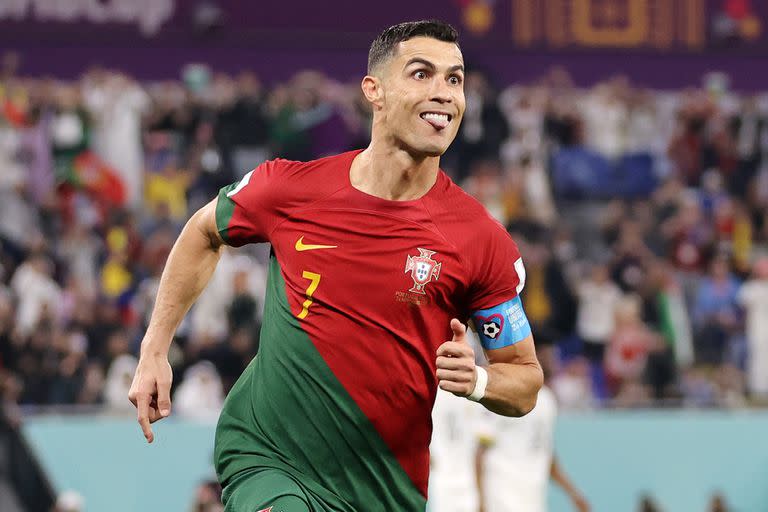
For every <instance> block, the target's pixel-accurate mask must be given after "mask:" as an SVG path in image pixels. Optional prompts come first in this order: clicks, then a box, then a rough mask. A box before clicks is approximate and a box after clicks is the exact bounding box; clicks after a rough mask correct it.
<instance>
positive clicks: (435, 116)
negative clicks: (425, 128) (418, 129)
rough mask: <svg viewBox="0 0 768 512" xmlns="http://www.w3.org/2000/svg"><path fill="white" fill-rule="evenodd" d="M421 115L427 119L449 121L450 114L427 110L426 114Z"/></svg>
mask: <svg viewBox="0 0 768 512" xmlns="http://www.w3.org/2000/svg"><path fill="white" fill-rule="evenodd" d="M421 117H423V118H424V119H427V120H432V121H438V122H444V123H447V122H448V114H435V113H432V112H427V113H426V114H422V115H421Z"/></svg>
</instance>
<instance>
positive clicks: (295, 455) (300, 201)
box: [130, 21, 542, 512]
mask: <svg viewBox="0 0 768 512" xmlns="http://www.w3.org/2000/svg"><path fill="white" fill-rule="evenodd" d="M463 77H464V61H463V57H462V53H461V50H460V49H459V46H458V44H457V34H456V31H455V30H454V29H453V28H452V27H451V26H449V25H446V24H444V23H442V22H432V21H429V22H427V21H422V22H411V23H403V24H399V25H396V26H393V27H390V28H388V29H386V30H385V31H384V32H383V33H382V34H381V35H379V36H378V37H377V38H376V40H375V41H374V42H373V44H372V46H371V49H370V54H369V59H368V74H367V75H366V76H365V77H364V78H363V80H362V90H363V93H364V94H365V97H366V98H367V100H368V101H369V103H370V104H371V107H372V108H373V125H372V134H371V143H370V145H369V146H368V147H367V148H366V149H365V150H362V151H352V152H349V153H344V154H341V155H337V156H333V157H328V158H324V159H321V160H316V161H312V162H291V161H285V160H273V161H269V162H266V163H264V164H262V165H260V166H259V167H257V168H256V169H254V170H253V171H251V172H250V173H248V174H247V175H246V176H245V177H243V179H242V180H241V181H240V182H239V183H235V184H233V185H231V186H229V187H226V188H224V189H222V190H221V192H220V194H219V196H218V197H217V198H216V199H215V200H213V201H212V202H211V203H209V204H208V205H207V206H204V207H203V208H202V209H201V210H199V211H198V212H196V213H195V214H194V215H193V216H192V218H191V219H190V220H189V222H188V223H187V225H186V226H185V228H184V230H183V231H182V233H181V235H180V236H179V239H178V240H177V241H176V244H175V245H174V248H173V250H172V251H171V254H170V256H169V258H168V262H167V264H166V267H165V270H164V272H163V276H162V279H161V283H160V288H159V291H158V296H157V301H156V305H155V309H154V311H153V314H152V319H151V321H150V325H149V327H148V329H147V333H146V335H145V337H144V340H143V341H142V346H141V357H140V362H139V366H138V368H137V370H136V375H135V377H134V382H133V385H132V388H131V392H130V399H131V401H132V402H134V403H135V404H136V406H137V409H138V420H139V423H140V425H141V428H142V430H143V432H144V435H145V437H146V438H147V440H148V441H149V442H151V441H152V439H153V437H154V434H153V432H152V429H151V427H150V423H152V422H153V421H156V420H158V419H161V418H163V417H166V416H168V414H169V413H170V405H171V404H170V399H169V396H168V391H169V387H170V383H171V377H172V376H171V369H170V366H169V364H168V358H167V352H168V347H169V344H170V342H171V339H172V337H173V333H174V330H175V329H176V327H177V325H178V324H179V322H180V321H181V319H182V317H183V316H184V314H185V312H186V311H187V310H188V308H189V307H190V305H191V304H192V303H193V301H194V300H195V298H196V297H197V295H198V294H199V293H200V291H201V290H202V289H203V288H204V287H205V285H206V283H207V282H208V280H209V278H210V276H211V274H212V272H213V270H214V268H215V266H216V262H217V260H218V257H219V252H220V248H221V246H222V245H223V244H229V245H233V246H241V245H243V244H247V243H255V242H269V243H270V244H271V246H272V251H271V266H270V271H269V277H268V284H267V299H266V304H265V311H264V321H263V326H262V331H261V344H260V348H259V353H258V355H257V356H256V357H255V358H254V359H253V361H252V362H251V363H250V365H249V366H248V368H247V369H246V370H245V371H244V373H243V375H242V376H241V377H240V379H239V380H238V382H237V383H236V384H235V386H234V387H233V389H232V390H231V392H230V394H229V396H228V397H227V400H226V402H225V404H224V407H223V410H222V412H221V416H220V419H219V423H218V427H217V432H216V442H215V463H216V470H217V474H218V477H219V479H220V482H221V484H222V485H223V487H224V492H223V501H224V503H225V506H226V510H227V511H232V512H240V511H243V512H245V511H248V512H252V511H259V510H264V511H272V512H307V511H312V512H317V511H342V512H353V511H393V510H397V511H416V510H424V507H425V502H426V493H427V479H428V474H429V440H430V431H431V421H430V413H431V409H432V403H433V401H434V399H435V393H436V391H437V388H438V386H439V387H440V388H442V389H444V390H446V391H450V392H451V393H454V394H456V395H460V396H464V397H469V398H470V399H472V400H477V401H480V402H481V403H482V404H483V405H484V406H485V407H486V408H487V409H489V410H491V411H494V412H496V413H499V414H504V415H510V416H520V415H524V414H526V413H527V412H528V411H530V410H531V409H532V408H533V406H534V405H535V402H536V393H537V391H538V389H539V387H540V386H541V383H542V373H541V368H540V366H539V363H538V360H537V358H536V354H535V350H534V344H533V338H532V336H531V333H530V332H531V331H530V326H529V325H528V322H527V319H526V318H525V314H524V312H523V310H522V306H521V304H520V299H519V298H518V292H519V290H520V289H522V286H523V281H524V274H523V265H522V261H521V260H520V256H519V253H518V251H517V248H516V246H515V244H514V243H513V241H512V239H511V238H510V236H509V235H508V234H507V232H506V231H505V230H504V228H503V227H502V226H501V225H500V224H498V223H497V222H495V221H494V220H493V219H492V218H491V217H490V216H489V215H488V213H487V212H486V211H485V210H484V209H483V208H482V206H481V205H480V204H479V203H477V202H476V201H474V200H473V199H471V198H470V197H469V196H467V195H466V194H465V193H464V192H463V191H462V190H461V189H460V188H459V187H457V186H456V185H455V184H453V183H452V182H451V180H450V179H449V178H448V177H447V176H446V175H445V174H444V173H443V172H442V171H440V168H439V162H440V155H442V154H443V153H444V152H445V150H446V149H447V148H448V146H449V144H450V143H451V141H452V140H453V139H454V137H455V136H456V131H457V129H458V127H459V123H460V121H461V119H462V116H463V114H464V108H465V99H464V93H463V85H462V80H463ZM469 318H472V319H473V321H474V322H475V324H476V325H477V326H478V328H480V329H482V330H483V331H484V332H486V333H487V336H486V337H485V339H484V342H485V348H486V349H487V351H488V358H489V361H490V364H489V365H488V367H487V368H482V367H477V366H476V365H475V361H474V353H473V351H472V349H471V347H470V345H469V344H468V343H467V340H466V331H465V327H464V325H463V323H462V321H464V320H467V319H469ZM446 340H449V341H446Z"/></svg>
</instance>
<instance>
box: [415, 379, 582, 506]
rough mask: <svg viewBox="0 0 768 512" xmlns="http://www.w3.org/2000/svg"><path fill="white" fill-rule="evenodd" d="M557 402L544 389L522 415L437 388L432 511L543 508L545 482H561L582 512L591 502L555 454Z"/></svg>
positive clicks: (432, 452)
mask: <svg viewBox="0 0 768 512" xmlns="http://www.w3.org/2000/svg"><path fill="white" fill-rule="evenodd" d="M556 417H557V405H556V403H555V398H554V394H553V393H552V391H551V390H550V389H549V388H547V387H546V386H545V387H543V388H542V389H541V391H539V397H538V402H537V403H536V407H535V408H534V409H533V411H531V412H530V413H528V415H527V416H524V417H522V418H502V417H496V415H493V414H487V413H486V412H485V409H484V408H483V407H480V406H478V404H476V403H474V402H470V401H469V400H466V399H463V398H460V397H457V396H455V395H453V394H451V393H446V392H444V391H438V393H437V398H436V400H435V408H434V409H433V411H432V421H433V424H434V430H433V434H432V444H431V445H430V454H431V466H430V475H429V502H428V504H427V510H428V511H429V512H475V511H479V512H545V511H546V510H547V484H548V482H549V479H550V478H552V480H553V481H554V482H555V483H557V484H558V485H559V486H560V487H561V488H562V489H563V490H564V491H565V493H566V494H567V495H568V496H569V497H570V499H571V501H572V502H573V505H574V508H575V510H577V511H578V512H589V511H590V510H591V509H590V506H589V503H588V502H587V501H586V500H585V499H584V497H583V496H582V495H581V493H580V492H579V491H578V490H577V489H576V487H575V486H574V485H573V484H572V483H571V481H570V479H569V478H568V476H567V475H566V474H565V472H564V471H563V470H562V468H561V467H560V464H559V463H558V461H557V457H556V456H555V455H554V443H553V436H554V427H555V421H556Z"/></svg>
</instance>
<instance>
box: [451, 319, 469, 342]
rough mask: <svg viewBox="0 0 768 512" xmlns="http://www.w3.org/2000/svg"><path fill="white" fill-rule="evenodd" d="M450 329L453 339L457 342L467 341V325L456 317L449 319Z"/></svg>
mask: <svg viewBox="0 0 768 512" xmlns="http://www.w3.org/2000/svg"><path fill="white" fill-rule="evenodd" d="M451 331H453V341H455V342H458V343H466V342H467V327H466V326H465V325H464V324H463V323H461V322H460V321H459V320H458V319H457V318H453V319H451Z"/></svg>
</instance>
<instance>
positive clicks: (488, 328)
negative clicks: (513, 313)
mask: <svg viewBox="0 0 768 512" xmlns="http://www.w3.org/2000/svg"><path fill="white" fill-rule="evenodd" d="M477 320H478V323H479V324H480V325H481V326H482V329H483V335H484V336H487V337H488V338H491V339H492V340H495V339H496V338H498V337H499V335H500V334H501V330H502V329H503V328H504V317H502V316H501V315H499V314H494V315H491V316H489V317H488V318H483V317H481V316H478V317H477Z"/></svg>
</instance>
